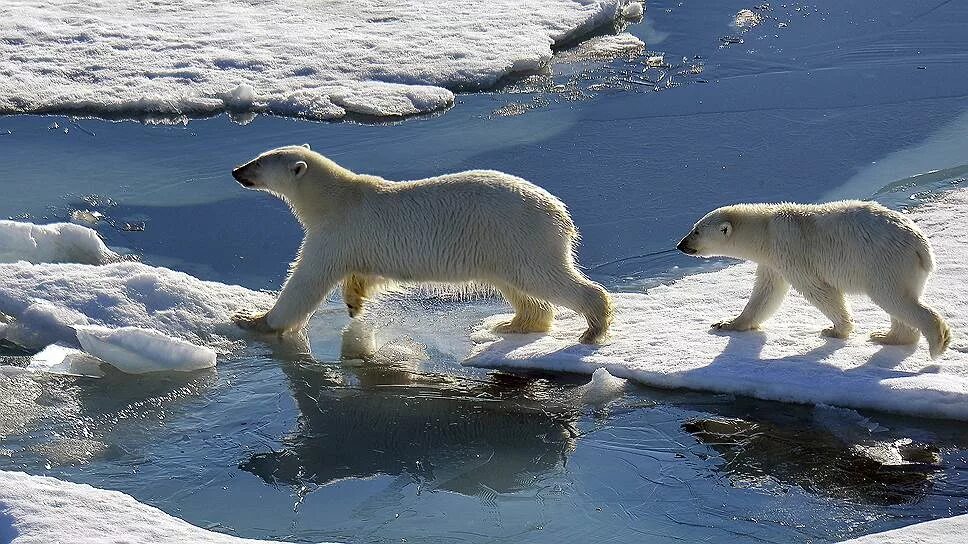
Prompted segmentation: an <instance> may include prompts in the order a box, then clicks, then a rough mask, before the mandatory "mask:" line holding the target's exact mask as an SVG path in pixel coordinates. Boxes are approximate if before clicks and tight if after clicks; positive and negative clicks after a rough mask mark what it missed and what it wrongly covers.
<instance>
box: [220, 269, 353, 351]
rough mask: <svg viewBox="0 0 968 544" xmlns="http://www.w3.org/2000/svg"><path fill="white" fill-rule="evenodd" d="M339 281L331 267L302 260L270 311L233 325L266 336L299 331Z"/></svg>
mask: <svg viewBox="0 0 968 544" xmlns="http://www.w3.org/2000/svg"><path fill="white" fill-rule="evenodd" d="M339 278H340V274H338V273H336V272H335V271H334V270H333V269H332V267H330V266H328V263H320V262H319V261H318V260H317V261H315V262H313V261H310V262H306V259H300V260H299V261H297V264H296V266H295V267H294V268H293V269H292V273H291V274H290V275H289V279H287V280H286V283H285V285H283V286H282V292H281V293H279V298H277V299H276V303H275V304H274V305H273V306H272V309H271V310H269V311H268V312H266V313H265V314H263V315H256V316H252V315H248V314H245V313H241V314H239V315H237V316H235V317H234V318H233V321H235V322H236V323H237V324H238V325H239V326H240V327H242V328H245V329H251V330H254V331H256V332H260V333H264V334H269V333H277V334H282V333H284V332H288V331H292V330H296V329H299V328H301V327H302V326H303V325H304V324H305V323H306V322H307V321H309V316H311V315H312V313H313V312H314V311H315V310H316V307H317V306H319V303H320V302H322V301H323V298H325V297H326V295H327V294H328V293H329V292H330V291H332V290H333V287H335V286H336V282H337V281H339Z"/></svg>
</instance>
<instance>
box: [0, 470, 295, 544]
mask: <svg viewBox="0 0 968 544" xmlns="http://www.w3.org/2000/svg"><path fill="white" fill-rule="evenodd" d="M0 540H2V541H3V542H11V544H47V543H50V542H71V543H73V544H96V543H100V542H125V543H127V544H175V543H180V542H193V543H198V544H247V543H248V544H256V543H267V542H277V541H269V540H252V539H247V538H238V537H234V536H231V535H226V534H221V533H216V532H213V531H207V530H205V529H202V528H199V527H195V526H194V525H191V524H189V523H187V522H185V521H183V520H181V519H178V518H176V517H173V516H170V515H168V514H166V513H164V512H162V511H161V510H159V509H157V508H155V507H153V506H148V505H147V504H143V503H140V502H138V501H136V500H135V499H134V498H132V497H131V496H130V495H126V494H124V493H120V492H118V491H107V490H103V489H98V488H95V487H91V486H89V485H84V484H75V483H71V482H65V481H62V480H58V479H56V478H49V477H46V476H31V475H29V474H24V473H22V472H8V471H0Z"/></svg>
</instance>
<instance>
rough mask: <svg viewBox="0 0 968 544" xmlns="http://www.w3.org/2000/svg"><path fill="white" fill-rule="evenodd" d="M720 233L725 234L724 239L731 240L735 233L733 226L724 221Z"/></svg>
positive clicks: (720, 225) (720, 226)
mask: <svg viewBox="0 0 968 544" xmlns="http://www.w3.org/2000/svg"><path fill="white" fill-rule="evenodd" d="M719 232H721V233H722V234H723V238H729V235H730V234H732V233H733V224H732V223H730V222H729V221H723V222H722V223H720V224H719Z"/></svg>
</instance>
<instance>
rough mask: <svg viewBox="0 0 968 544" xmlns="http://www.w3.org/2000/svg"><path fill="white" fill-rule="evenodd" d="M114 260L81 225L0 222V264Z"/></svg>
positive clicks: (102, 243)
mask: <svg viewBox="0 0 968 544" xmlns="http://www.w3.org/2000/svg"><path fill="white" fill-rule="evenodd" d="M118 259H119V257H118V254H117V253H115V252H113V251H111V250H110V249H108V247H107V246H105V245H104V242H102V241H101V238H100V237H99V236H98V235H97V232H95V231H94V230H92V229H89V228H87V227H84V226H82V225H74V224H72V223H52V224H50V225H35V224H33V223H21V222H19V221H6V220H2V221H0V263H12V262H17V261H27V262H31V263H82V264H105V263H111V262H116V261H117V260H118Z"/></svg>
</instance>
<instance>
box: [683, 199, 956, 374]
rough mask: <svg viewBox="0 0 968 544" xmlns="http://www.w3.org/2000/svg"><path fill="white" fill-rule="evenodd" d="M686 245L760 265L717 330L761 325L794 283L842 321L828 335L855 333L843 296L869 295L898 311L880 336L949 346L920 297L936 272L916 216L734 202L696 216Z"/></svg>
mask: <svg viewBox="0 0 968 544" xmlns="http://www.w3.org/2000/svg"><path fill="white" fill-rule="evenodd" d="M680 249H683V250H685V251H687V252H695V254H698V255H702V256H715V255H719V256H727V257H735V258H739V259H746V260H749V261H753V262H756V263H757V264H758V265H759V267H758V268H757V270H756V281H755V283H754V287H753V293H752V295H751V296H750V300H749V302H748V303H747V304H746V307H745V308H744V309H743V311H742V313H740V315H739V316H737V317H736V318H734V319H732V320H730V321H725V322H722V323H718V324H716V325H714V326H715V327H717V328H720V329H726V330H738V331H744V330H749V329H754V328H757V327H758V326H759V325H760V324H761V323H762V322H763V321H765V320H766V319H768V318H769V317H770V316H771V315H772V314H773V313H774V312H775V311H776V310H777V308H779V306H780V303H781V302H782V301H783V298H784V296H785V295H786V293H787V291H788V290H789V287H790V286H791V285H792V286H793V288H794V289H796V290H797V291H799V292H800V293H801V294H803V296H804V298H806V299H807V300H808V301H809V302H810V303H811V304H813V305H814V306H816V307H817V308H818V309H819V310H820V311H821V312H823V314H824V315H825V316H827V318H829V319H830V320H831V321H832V322H833V327H832V328H830V329H826V330H824V331H823V334H825V335H827V336H833V337H837V338H845V337H847V336H848V335H849V334H850V332H851V331H852V330H853V321H852V319H851V314H850V309H849V308H848V306H847V302H846V300H845V298H844V294H845V293H863V294H866V295H867V296H869V297H870V298H871V300H872V301H873V302H874V303H875V304H877V305H878V306H880V307H881V308H882V309H883V310H884V311H886V312H887V313H888V314H890V316H891V329H890V331H887V332H882V333H874V334H872V335H871V339H872V340H874V341H876V342H880V343H884V344H914V343H917V341H918V338H919V336H920V333H924V335H925V337H926V339H927V341H928V345H929V348H930V353H931V356H932V357H937V356H939V355H941V353H943V352H944V350H945V349H946V348H947V347H948V344H949V343H950V339H951V333H950V330H949V328H948V325H947V324H946V323H945V321H944V319H942V318H941V316H939V315H938V313H937V312H935V311H934V310H933V309H931V308H930V307H928V306H926V305H924V304H922V303H921V302H920V300H919V299H920V297H921V293H922V291H923V290H924V284H925V282H926V281H927V279H928V276H929V275H930V273H931V271H932V270H933V269H934V258H933V256H932V253H931V247H930V245H929V244H928V241H927V239H926V238H925V237H924V234H922V232H921V230H920V229H918V227H917V226H916V225H915V224H914V223H913V222H912V221H911V220H909V219H908V218H907V217H905V216H904V215H902V214H900V213H898V212H895V211H892V210H889V209H887V208H885V207H883V206H881V205H879V204H877V203H873V202H861V201H842V202H831V203H829V204H817V205H812V204H739V205H735V206H726V207H723V208H719V209H717V210H713V211H712V212H710V213H709V214H707V215H706V216H705V217H703V218H702V219H701V220H700V221H699V222H698V223H696V225H695V227H694V228H693V230H692V232H691V233H690V234H689V235H687V236H686V237H685V238H683V240H682V242H681V243H680Z"/></svg>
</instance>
